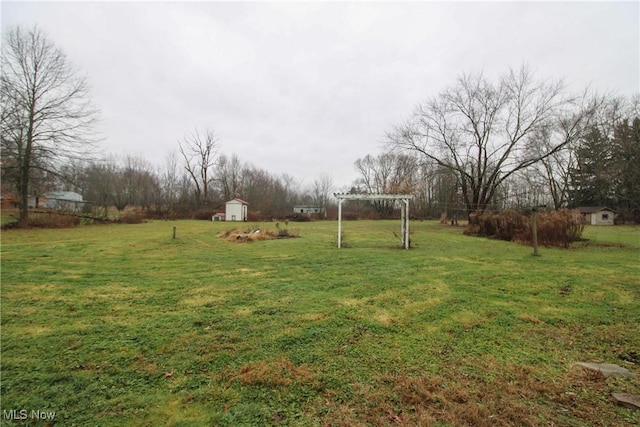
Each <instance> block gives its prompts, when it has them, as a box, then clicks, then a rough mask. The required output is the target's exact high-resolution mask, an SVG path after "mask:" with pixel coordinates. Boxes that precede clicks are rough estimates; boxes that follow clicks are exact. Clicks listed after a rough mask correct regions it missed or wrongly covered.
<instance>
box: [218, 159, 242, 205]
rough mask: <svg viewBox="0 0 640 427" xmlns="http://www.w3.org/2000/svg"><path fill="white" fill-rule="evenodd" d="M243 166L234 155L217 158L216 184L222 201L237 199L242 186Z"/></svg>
mask: <svg viewBox="0 0 640 427" xmlns="http://www.w3.org/2000/svg"><path fill="white" fill-rule="evenodd" d="M242 170H243V164H242V161H240V158H239V157H238V156H237V155H236V154H232V155H231V157H227V156H225V155H221V156H220V157H218V162H217V168H216V172H215V174H216V182H217V183H218V187H219V189H220V193H221V194H222V196H223V198H224V200H225V201H226V200H231V199H233V198H234V197H238V195H239V194H240V191H241V186H242Z"/></svg>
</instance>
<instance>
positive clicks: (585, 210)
mask: <svg viewBox="0 0 640 427" xmlns="http://www.w3.org/2000/svg"><path fill="white" fill-rule="evenodd" d="M600 211H611V212H615V211H614V210H613V209H611V208H608V207H606V206H582V207H579V208H578V212H580V213H582V214H588V213H595V212H600Z"/></svg>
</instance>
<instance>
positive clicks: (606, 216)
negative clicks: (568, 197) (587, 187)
mask: <svg viewBox="0 0 640 427" xmlns="http://www.w3.org/2000/svg"><path fill="white" fill-rule="evenodd" d="M578 212H580V214H581V215H582V218H584V222H585V224H591V225H613V224H614V220H615V218H616V212H615V211H614V210H613V209H609V208H608V207H606V206H598V207H593V206H585V207H581V208H578Z"/></svg>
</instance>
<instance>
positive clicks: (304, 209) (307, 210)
mask: <svg viewBox="0 0 640 427" xmlns="http://www.w3.org/2000/svg"><path fill="white" fill-rule="evenodd" d="M323 211H324V209H322V208H321V207H319V206H306V205H297V206H294V207H293V213H294V214H303V215H313V214H321V213H322V212H323Z"/></svg>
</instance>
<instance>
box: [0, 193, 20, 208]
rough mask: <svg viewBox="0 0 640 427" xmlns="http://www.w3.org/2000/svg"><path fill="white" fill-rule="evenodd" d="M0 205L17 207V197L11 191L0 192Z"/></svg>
mask: <svg viewBox="0 0 640 427" xmlns="http://www.w3.org/2000/svg"><path fill="white" fill-rule="evenodd" d="M0 206H2V207H3V208H17V207H18V206H19V203H18V199H16V197H15V196H14V195H13V194H11V193H2V194H0Z"/></svg>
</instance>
